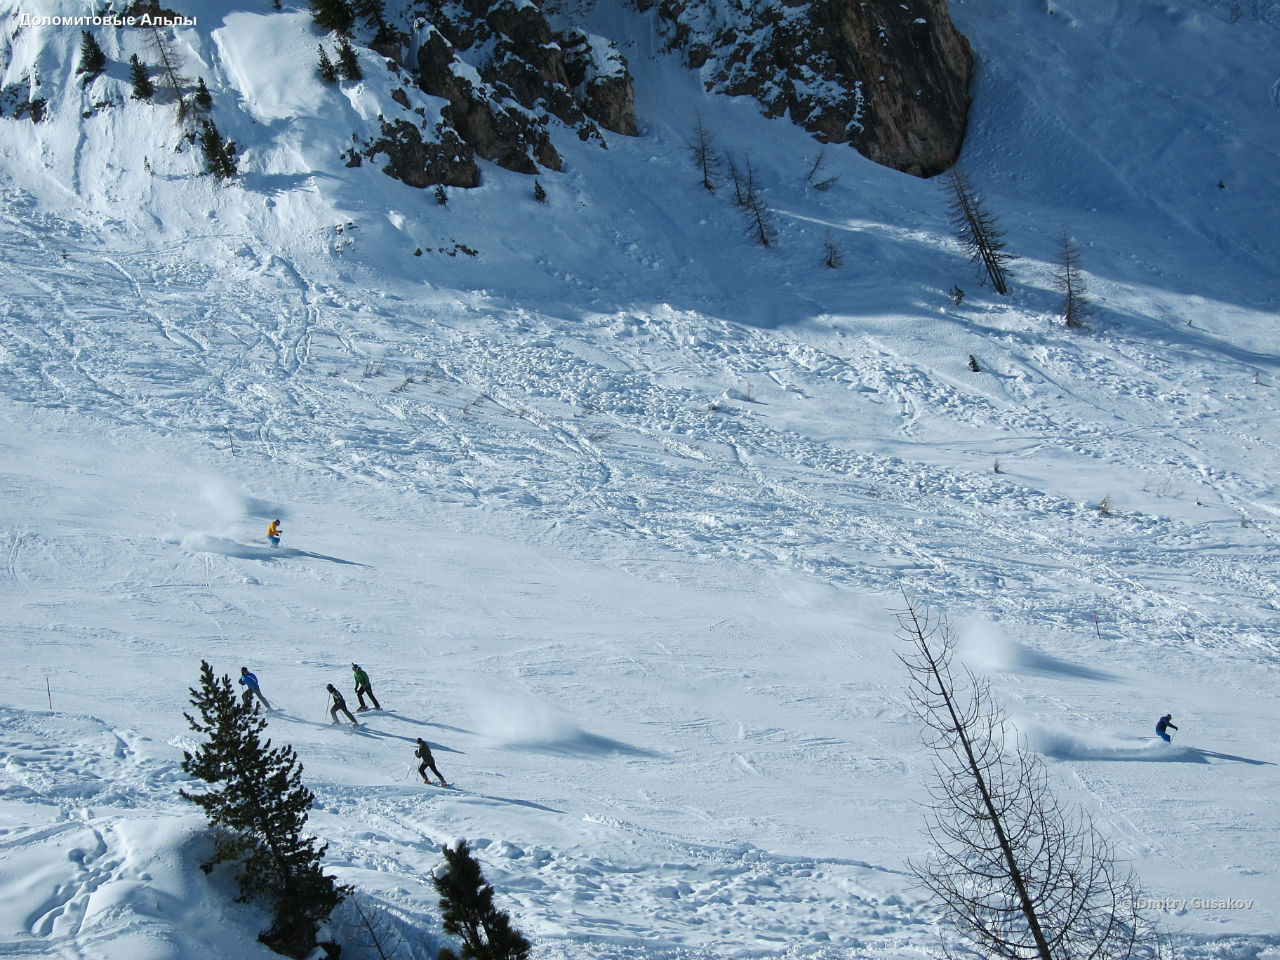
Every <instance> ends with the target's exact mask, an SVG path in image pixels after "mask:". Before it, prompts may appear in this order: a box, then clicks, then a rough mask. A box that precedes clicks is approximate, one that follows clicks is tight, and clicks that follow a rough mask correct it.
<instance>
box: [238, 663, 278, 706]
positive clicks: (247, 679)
mask: <svg viewBox="0 0 1280 960" xmlns="http://www.w3.org/2000/svg"><path fill="white" fill-rule="evenodd" d="M240 682H241V683H242V684H244V686H246V687H247V688H248V690H247V692H248V693H249V694H250V699H252V698H253V697H257V698H258V699H259V700H261V701H262V705H263V706H264V707H266V708H267V709H268V710H270V709H271V704H269V703H268V702H267V698H266V697H264V696H263V695H262V691H261V690H259V689H258V678H257V677H255V676H254V675H253V674H252V673H250V672H249V668H248V667H241V668H240Z"/></svg>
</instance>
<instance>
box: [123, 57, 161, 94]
mask: <svg viewBox="0 0 1280 960" xmlns="http://www.w3.org/2000/svg"><path fill="white" fill-rule="evenodd" d="M129 79H130V80H131V81H133V96H134V97H135V99H138V100H150V99H151V98H152V97H153V96H154V95H155V92H156V88H155V84H153V83H152V82H151V78H150V77H149V76H147V68H146V66H145V65H144V64H143V63H142V61H141V60H139V59H138V55H137V54H136V53H135V54H134V55H133V56H132V57H130V58H129Z"/></svg>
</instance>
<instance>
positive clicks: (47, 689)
mask: <svg viewBox="0 0 1280 960" xmlns="http://www.w3.org/2000/svg"><path fill="white" fill-rule="evenodd" d="M44 692H45V696H47V697H48V698H49V709H50V710H52V709H53V690H51V689H50V687H49V678H48V677H45V678H44Z"/></svg>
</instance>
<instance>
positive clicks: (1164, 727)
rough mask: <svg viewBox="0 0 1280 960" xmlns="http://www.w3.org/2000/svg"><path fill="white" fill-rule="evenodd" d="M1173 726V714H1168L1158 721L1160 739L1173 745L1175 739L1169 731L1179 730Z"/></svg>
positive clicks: (1157, 727)
mask: <svg viewBox="0 0 1280 960" xmlns="http://www.w3.org/2000/svg"><path fill="white" fill-rule="evenodd" d="M1177 729H1178V728H1177V727H1175V726H1174V725H1173V714H1172V713H1166V714H1165V715H1164V716H1163V717H1161V718H1160V719H1159V720H1157V721H1156V733H1158V734H1159V735H1160V739H1161V740H1163V741H1164V742H1165V743H1173V737H1171V736H1169V734H1168V732H1167V731H1169V730H1177Z"/></svg>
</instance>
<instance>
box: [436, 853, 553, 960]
mask: <svg viewBox="0 0 1280 960" xmlns="http://www.w3.org/2000/svg"><path fill="white" fill-rule="evenodd" d="M443 853H444V858H445V862H446V864H447V865H448V869H447V870H446V871H445V873H444V874H443V875H442V876H439V877H435V878H434V881H433V882H434V883H435V886H436V892H437V893H439V894H440V913H441V917H442V919H443V921H444V932H445V933H448V934H451V935H453V936H455V937H461V938H462V953H461V954H457V953H454V952H453V951H452V950H450V949H449V948H448V947H445V948H444V949H442V950H441V951H440V955H439V960H459V957H460V958H461V960H525V958H526V957H527V956H528V955H529V948H530V944H529V941H528V940H526V939H525V937H524V935H523V934H522V933H520V931H519V930H516V929H515V928H514V927H512V926H511V918H510V917H509V916H508V914H507V912H506V911H505V910H499V909H498V908H497V907H495V906H494V905H493V887H492V886H490V885H489V884H488V883H486V882H485V879H484V874H483V873H481V871H480V864H479V863H478V862H477V861H476V859H475V857H473V856H472V855H471V849H470V848H469V847H468V846H467V842H466V841H465V840H461V841H459V842H458V845H457V846H456V847H454V848H452V849H451V848H449V847H445V848H444V850H443Z"/></svg>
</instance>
